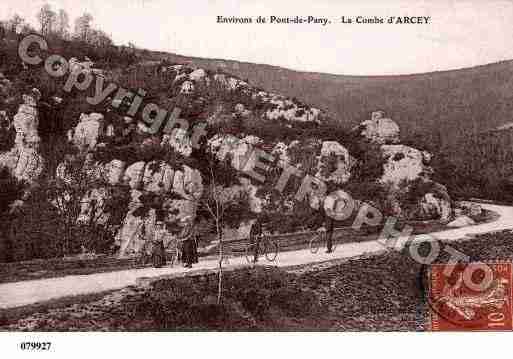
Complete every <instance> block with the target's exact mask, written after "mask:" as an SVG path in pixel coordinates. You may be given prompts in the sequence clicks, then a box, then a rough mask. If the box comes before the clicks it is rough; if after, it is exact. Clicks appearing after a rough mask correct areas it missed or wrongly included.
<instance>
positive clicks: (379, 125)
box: [355, 111, 400, 145]
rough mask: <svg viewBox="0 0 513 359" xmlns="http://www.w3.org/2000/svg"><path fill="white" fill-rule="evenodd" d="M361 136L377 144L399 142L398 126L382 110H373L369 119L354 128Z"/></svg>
mask: <svg viewBox="0 0 513 359" xmlns="http://www.w3.org/2000/svg"><path fill="white" fill-rule="evenodd" d="M355 131H358V132H359V134H360V135H361V136H363V137H364V138H366V139H367V140H369V141H371V142H373V143H377V144H381V145H382V144H395V143H399V133H400V130H399V126H398V125H397V123H395V122H394V121H392V120H391V119H389V118H386V117H385V113H384V112H383V111H375V112H373V113H372V115H371V119H370V120H366V121H363V122H362V123H361V124H360V125H359V126H358V127H357V128H356V129H355Z"/></svg>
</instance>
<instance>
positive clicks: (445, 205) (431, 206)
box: [419, 192, 452, 221]
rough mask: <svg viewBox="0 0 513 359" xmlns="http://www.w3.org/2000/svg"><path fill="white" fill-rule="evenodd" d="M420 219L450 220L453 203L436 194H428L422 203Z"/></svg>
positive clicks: (420, 204)
mask: <svg viewBox="0 0 513 359" xmlns="http://www.w3.org/2000/svg"><path fill="white" fill-rule="evenodd" d="M419 207H420V218H422V219H440V220H441V221H447V220H449V218H450V216H451V211H452V210H451V203H450V202H449V201H448V200H447V199H445V198H441V197H439V196H437V195H436V194H434V193H431V192H430V193H426V194H425V195H424V196H423V197H422V199H421V201H420V203H419Z"/></svg>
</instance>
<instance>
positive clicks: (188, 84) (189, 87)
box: [180, 81, 194, 95]
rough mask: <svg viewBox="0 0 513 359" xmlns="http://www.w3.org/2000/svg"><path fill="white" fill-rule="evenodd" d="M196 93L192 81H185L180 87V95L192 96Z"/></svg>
mask: <svg viewBox="0 0 513 359" xmlns="http://www.w3.org/2000/svg"><path fill="white" fill-rule="evenodd" d="M193 92H194V83H193V82H192V81H184V82H183V83H182V86H181V87H180V93H181V94H184V95H190V94H191V93H193Z"/></svg>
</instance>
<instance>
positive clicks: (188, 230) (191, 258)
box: [178, 217, 197, 268]
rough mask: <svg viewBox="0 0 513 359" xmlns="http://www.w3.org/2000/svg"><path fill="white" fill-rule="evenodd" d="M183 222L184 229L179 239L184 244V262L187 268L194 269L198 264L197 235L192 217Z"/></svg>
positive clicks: (184, 219)
mask: <svg viewBox="0 0 513 359" xmlns="http://www.w3.org/2000/svg"><path fill="white" fill-rule="evenodd" d="M181 222H182V223H183V229H182V231H181V232H180V234H179V235H178V239H179V241H180V242H182V262H183V265H184V267H185V268H192V264H193V263H197V247H196V235H195V232H194V227H193V223H192V220H191V217H185V218H183V219H182V221H181Z"/></svg>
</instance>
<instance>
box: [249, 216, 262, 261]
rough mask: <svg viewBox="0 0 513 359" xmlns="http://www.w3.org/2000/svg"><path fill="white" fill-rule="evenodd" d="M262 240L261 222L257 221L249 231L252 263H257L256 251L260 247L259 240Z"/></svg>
mask: <svg viewBox="0 0 513 359" xmlns="http://www.w3.org/2000/svg"><path fill="white" fill-rule="evenodd" d="M261 238H262V222H261V221H260V220H259V219H257V220H256V222H255V223H254V224H253V225H252V226H251V230H250V231H249V240H250V244H251V246H253V263H256V262H258V255H259V254H258V250H259V247H260V239H261Z"/></svg>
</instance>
